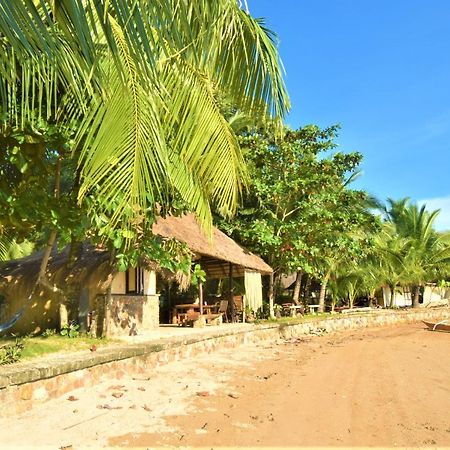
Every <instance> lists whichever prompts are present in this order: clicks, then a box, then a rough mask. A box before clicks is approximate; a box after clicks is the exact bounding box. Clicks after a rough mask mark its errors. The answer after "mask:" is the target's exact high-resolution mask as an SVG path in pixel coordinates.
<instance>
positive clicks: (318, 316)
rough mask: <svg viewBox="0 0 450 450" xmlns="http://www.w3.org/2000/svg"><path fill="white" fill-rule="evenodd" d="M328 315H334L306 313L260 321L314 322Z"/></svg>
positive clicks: (328, 315)
mask: <svg viewBox="0 0 450 450" xmlns="http://www.w3.org/2000/svg"><path fill="white" fill-rule="evenodd" d="M327 317H332V315H331V314H330V313H317V314H305V315H303V316H296V317H291V316H282V317H280V318H278V319H262V320H259V323H286V324H296V323H303V322H313V321H314V320H317V319H324V318H327Z"/></svg>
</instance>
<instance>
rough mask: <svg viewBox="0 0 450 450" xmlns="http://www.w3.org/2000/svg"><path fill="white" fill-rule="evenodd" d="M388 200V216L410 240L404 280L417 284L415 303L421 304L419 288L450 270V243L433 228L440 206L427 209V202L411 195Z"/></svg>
mask: <svg viewBox="0 0 450 450" xmlns="http://www.w3.org/2000/svg"><path fill="white" fill-rule="evenodd" d="M389 204H390V209H388V210H387V213H388V220H389V221H390V222H391V223H392V224H393V226H394V227H395V230H396V233H397V235H398V236H399V237H400V238H403V239H407V240H408V244H407V245H406V246H405V248H404V251H403V261H404V267H405V283H407V284H410V285H413V286H414V288H415V289H414V296H413V307H418V306H419V293H420V288H421V287H423V286H424V284H425V283H426V282H430V281H436V280H437V279H439V278H440V277H442V276H445V275H447V274H448V273H449V267H450V246H449V245H448V244H447V243H446V236H445V235H442V234H439V233H437V232H436V231H435V230H434V228H433V224H434V221H435V220H436V217H437V215H438V214H439V210H436V211H432V212H428V211H426V206H425V205H424V206H422V207H421V208H419V207H418V206H417V205H414V204H410V203H409V200H408V199H403V200H399V201H394V200H391V199H390V200H389Z"/></svg>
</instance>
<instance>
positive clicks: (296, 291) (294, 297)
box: [292, 271, 303, 305]
mask: <svg viewBox="0 0 450 450" xmlns="http://www.w3.org/2000/svg"><path fill="white" fill-rule="evenodd" d="M302 278H303V272H300V271H298V272H297V276H296V278H295V285H294V292H293V293H292V301H293V302H294V303H295V304H296V305H298V304H299V301H298V299H299V297H300V288H301V286H302Z"/></svg>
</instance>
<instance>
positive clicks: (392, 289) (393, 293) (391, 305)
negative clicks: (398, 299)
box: [389, 286, 395, 308]
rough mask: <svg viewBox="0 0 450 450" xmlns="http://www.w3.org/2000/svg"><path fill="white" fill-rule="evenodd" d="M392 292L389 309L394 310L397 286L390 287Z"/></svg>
mask: <svg viewBox="0 0 450 450" xmlns="http://www.w3.org/2000/svg"><path fill="white" fill-rule="evenodd" d="M390 290H391V296H390V299H389V308H393V307H394V303H395V286H390Z"/></svg>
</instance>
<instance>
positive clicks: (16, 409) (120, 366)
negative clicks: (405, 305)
mask: <svg viewBox="0 0 450 450" xmlns="http://www.w3.org/2000/svg"><path fill="white" fill-rule="evenodd" d="M444 318H450V308H434V309H419V310H404V311H403V310H402V311H376V312H373V313H366V314H364V315H355V316H350V317H348V316H346V317H342V316H335V317H331V318H328V319H318V320H316V321H313V322H304V323H299V324H292V325H290V324H264V325H250V324H249V325H244V326H243V328H242V327H241V328H240V329H239V330H236V329H234V330H233V329H232V330H231V331H228V330H229V329H228V328H227V327H226V326H223V327H218V331H217V332H216V333H215V334H213V335H212V334H206V335H197V336H192V337H190V338H187V337H186V335H183V336H181V337H180V338H178V339H177V338H173V339H172V340H171V341H165V342H164V343H162V342H161V340H157V341H154V342H147V343H142V344H134V345H126V344H122V345H120V344H117V345H115V346H114V348H105V349H99V350H97V352H95V353H90V352H87V353H86V352H78V353H71V354H68V355H67V356H66V357H65V358H64V357H61V355H56V356H53V359H52V356H49V357H48V358H46V359H42V360H40V361H39V360H38V361H35V362H33V361H30V362H25V363H20V364H13V365H11V366H4V367H2V371H1V372H0V405H1V406H2V407H1V408H0V417H7V416H9V415H10V414H14V413H20V412H24V411H27V410H29V409H31V408H32V407H33V406H34V405H35V404H36V403H42V402H45V401H46V400H48V399H51V398H57V397H60V396H62V395H65V394H67V393H68V392H70V391H71V390H73V389H77V388H81V387H86V388H88V387H90V386H94V385H95V384H96V383H98V382H99V381H100V380H105V379H112V380H118V379H120V378H123V377H125V376H129V375H130V374H136V375H138V374H140V375H141V376H142V375H143V376H149V374H151V371H152V370H155V369H156V368H157V367H158V366H160V365H162V364H166V363H168V362H170V361H175V360H180V359H184V358H191V357H193V356H195V355H196V354H198V353H205V352H212V351H214V350H215V349H216V348H223V347H236V346H239V345H242V344H245V343H250V342H255V343H257V342H261V341H262V340H268V341H273V340H276V339H279V338H280V337H281V338H287V339H289V338H292V337H295V336H301V335H305V334H310V333H311V332H314V331H315V330H318V329H321V330H326V331H338V330H344V329H354V328H364V327H370V326H386V325H394V324H398V323H412V322H417V321H420V320H431V321H436V320H442V319H444Z"/></svg>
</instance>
